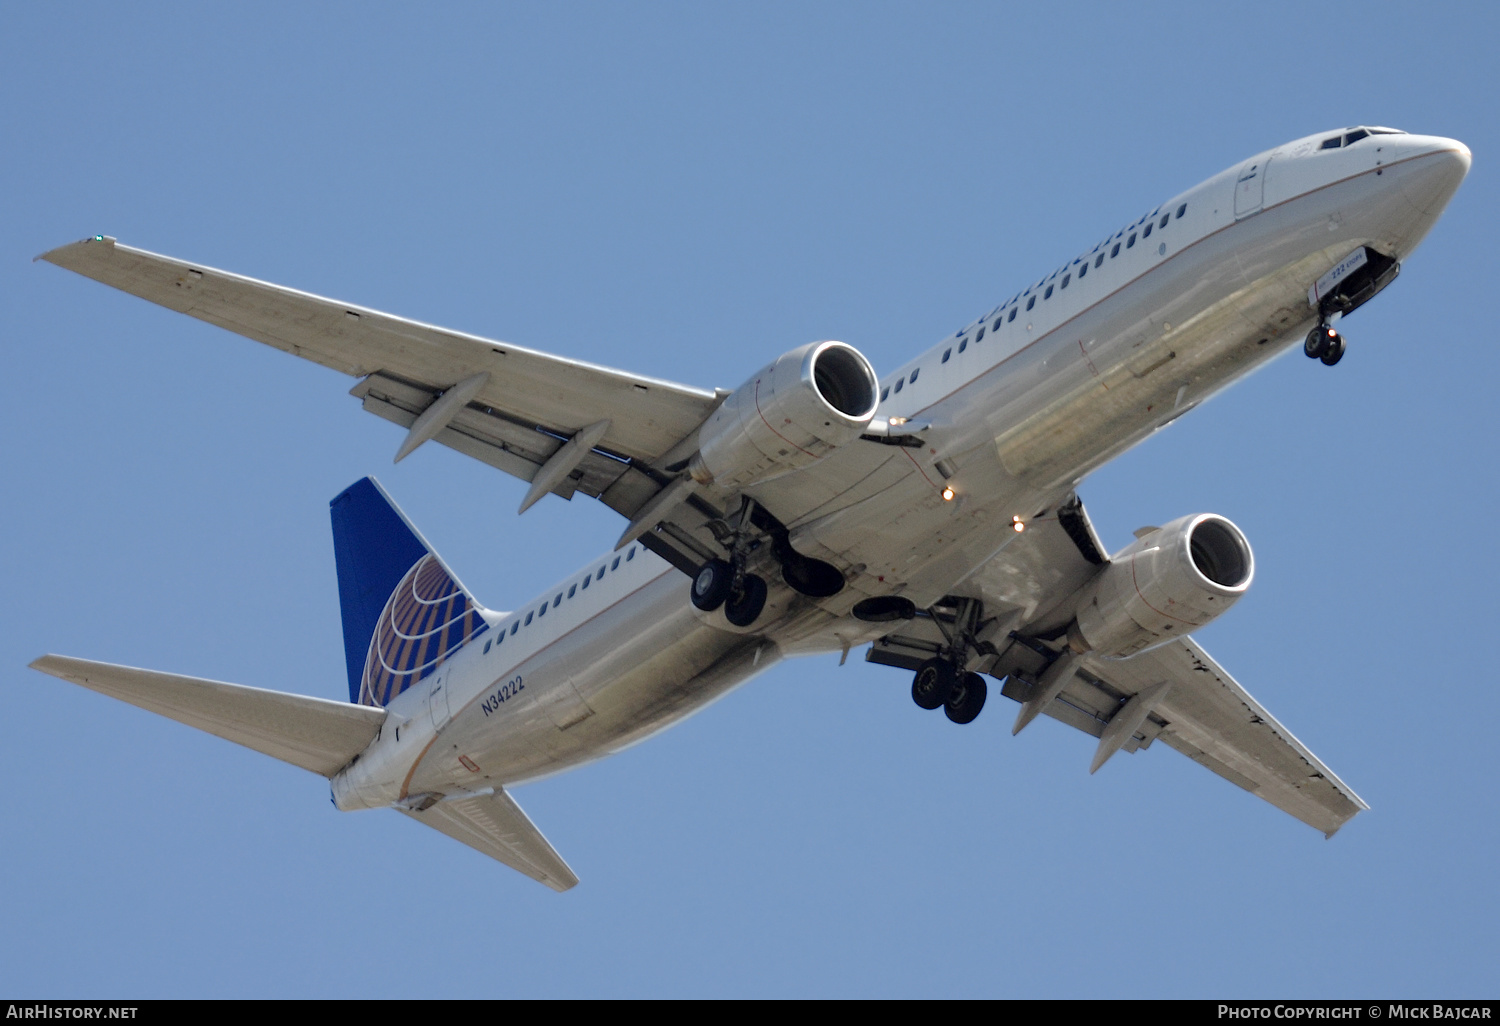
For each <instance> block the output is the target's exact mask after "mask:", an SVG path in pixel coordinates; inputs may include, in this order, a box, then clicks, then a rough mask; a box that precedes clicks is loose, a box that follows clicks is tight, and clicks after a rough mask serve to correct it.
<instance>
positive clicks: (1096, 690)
mask: <svg viewBox="0 0 1500 1026" xmlns="http://www.w3.org/2000/svg"><path fill="white" fill-rule="evenodd" d="M1108 562H1109V561H1108V560H1107V559H1106V558H1105V557H1104V556H1103V554H1102V548H1101V546H1100V544H1099V541H1098V536H1097V534H1096V533H1095V532H1094V529H1093V527H1092V525H1090V524H1089V522H1088V517H1087V515H1086V514H1085V513H1084V511H1083V506H1082V504H1081V503H1079V502H1078V500H1077V499H1076V497H1070V499H1069V501H1068V502H1065V503H1063V504H1062V505H1060V506H1059V507H1058V509H1057V510H1056V511H1055V512H1054V513H1052V514H1049V515H1048V516H1045V517H1039V518H1037V520H1036V521H1034V522H1033V523H1031V524H1029V525H1027V529H1026V532H1025V534H1024V535H1023V536H1022V537H1021V538H1018V539H1017V540H1016V542H1013V543H1012V544H1011V545H1008V546H1006V548H1005V549H1003V550H1002V551H1001V552H1000V553H999V554H998V555H996V556H995V557H994V558H993V559H992V560H990V562H989V563H987V564H986V565H985V566H983V567H981V568H979V569H978V570H977V571H976V572H975V573H974V574H973V575H971V577H970V578H969V579H968V580H967V581H965V582H964V583H963V584H962V585H961V586H960V587H959V588H958V589H956V591H957V592H958V593H957V594H955V595H952V596H948V597H946V598H944V599H943V600H942V601H941V602H940V603H938V604H937V605H935V606H934V607H932V608H931V609H930V610H923V611H920V613H919V615H918V616H917V617H916V618H915V619H913V620H909V621H903V622H901V623H899V624H896V625H894V629H893V630H892V631H891V633H890V634H888V635H886V636H885V637H882V638H880V639H878V640H877V641H876V642H875V643H874V644H873V645H872V646H871V648H870V651H869V653H868V655H867V656H866V658H867V659H868V660H869V661H871V662H876V663H882V664H885V665H890V666H899V667H902V668H904V669H908V670H915V669H917V668H918V667H919V666H921V665H922V664H923V663H924V662H926V661H927V660H929V659H933V658H936V657H940V656H945V654H946V653H949V652H951V651H952V643H953V640H954V639H955V638H956V637H958V636H960V635H961V634H963V633H964V632H965V631H967V632H968V637H969V638H970V640H971V641H972V648H973V649H974V650H975V651H974V654H973V657H972V658H971V661H970V663H969V668H970V669H974V670H978V671H981V672H985V673H989V674H992V675H994V676H996V677H1000V678H1003V679H1004V685H1003V687H1002V688H1001V692H1000V693H1001V694H1003V695H1004V696H1005V697H1007V698H1010V699H1013V700H1015V701H1016V702H1019V703H1021V706H1022V709H1021V713H1020V715H1019V716H1018V717H1017V720H1016V726H1015V730H1017V731H1019V730H1021V729H1022V728H1024V727H1025V726H1026V725H1027V724H1028V723H1030V722H1031V721H1032V719H1034V718H1035V717H1036V716H1038V715H1041V714H1045V715H1047V716H1050V717H1052V718H1053V719H1056V720H1060V721H1061V722H1063V723H1066V724H1068V725H1069V726H1071V727H1074V728H1076V729H1078V730H1081V731H1083V732H1084V733H1086V734H1089V735H1091V736H1093V737H1096V738H1098V739H1099V744H1098V747H1097V748H1096V750H1095V754H1094V760H1093V764H1092V769H1093V770H1098V769H1099V768H1100V767H1101V766H1102V765H1103V764H1104V763H1105V762H1106V761H1108V760H1109V759H1110V758H1111V757H1112V756H1113V755H1115V754H1116V753H1117V752H1121V751H1123V752H1127V753H1129V752H1136V751H1139V750H1141V749H1144V748H1149V747H1150V746H1151V745H1152V744H1153V743H1154V742H1156V741H1157V740H1158V739H1160V740H1161V741H1162V742H1163V743H1164V744H1166V745H1167V746H1169V747H1171V748H1175V749H1177V750H1178V751H1179V752H1182V753H1183V754H1184V755H1186V756H1188V757H1189V758H1191V759H1192V760H1193V761H1194V762H1197V763H1199V764H1200V765H1202V766H1205V767H1207V768H1208V769H1210V770H1212V771H1213V772H1215V773H1217V774H1218V775H1219V776H1221V777H1223V778H1224V779H1226V780H1228V781H1230V782H1232V783H1234V784H1237V785H1238V786H1240V787H1242V788H1244V789H1245V790H1247V791H1249V792H1251V793H1252V794H1254V795H1257V796H1258V797H1260V798H1263V799H1265V800H1266V801H1267V802H1270V803H1271V804H1272V805H1274V806H1276V807H1277V808H1279V809H1282V810H1284V811H1286V812H1288V813H1290V814H1291V815H1292V816H1295V817H1296V818H1297V819H1299V820H1301V821H1302V822H1304V823H1307V824H1308V825H1309V826H1313V827H1316V828H1317V829H1318V830H1321V831H1323V833H1324V834H1325V835H1327V836H1332V835H1333V834H1334V833H1335V832H1336V831H1338V829H1339V828H1340V827H1342V826H1343V825H1344V824H1345V823H1347V822H1348V821H1349V820H1350V819H1351V818H1352V817H1354V816H1355V815H1356V814H1357V813H1359V812H1361V811H1363V810H1365V809H1367V808H1368V806H1367V805H1366V804H1365V803H1364V802H1363V801H1362V800H1361V799H1360V798H1359V796H1358V795H1357V794H1355V793H1354V791H1353V790H1351V789H1350V788H1349V787H1348V786H1347V785H1346V784H1344V782H1343V781H1341V780H1340V779H1339V778H1338V777H1337V776H1336V775H1335V774H1334V773H1333V771H1332V770H1330V769H1329V768H1328V767H1327V766H1326V765H1324V764H1323V762H1322V761H1321V760H1319V759H1318V758H1317V756H1315V755H1313V753H1312V752H1311V751H1309V750H1308V749H1307V747H1306V746H1305V745H1303V744H1302V743H1301V742H1300V741H1298V740H1297V738H1296V737H1294V736H1293V735H1292V733H1291V732H1290V731H1288V730H1287V729H1286V728H1285V727H1283V726H1282V725H1281V724H1280V723H1279V722H1277V720H1276V718H1275V717H1273V716H1272V715H1271V714H1270V713H1269V712H1267V711H1266V709H1265V707H1263V706H1262V705H1261V704H1260V703H1259V702H1257V701H1256V700H1255V699H1254V698H1253V697H1252V696H1251V695H1250V694H1249V692H1247V691H1246V690H1245V689H1244V688H1243V687H1241V686H1240V685H1239V683H1238V682H1236V681H1235V679H1234V678H1233V677H1231V676H1230V675H1229V674H1228V673H1227V672H1226V671H1225V670H1224V668H1223V667H1221V666H1220V665H1219V664H1218V663H1217V662H1215V661H1214V660H1213V659H1212V658H1211V657H1210V656H1209V655H1208V653H1206V652H1204V651H1203V649H1202V647H1200V646H1199V645H1198V644H1197V642H1195V641H1193V640H1192V639H1191V638H1179V639H1177V640H1174V641H1171V642H1169V643H1167V644H1165V645H1161V646H1159V647H1156V648H1151V649H1147V650H1145V651H1143V652H1139V653H1137V654H1136V655H1133V656H1131V657H1129V658H1126V659H1107V658H1101V657H1098V656H1094V655H1089V656H1078V655H1075V654H1073V653H1072V652H1070V651H1069V650H1068V648H1067V640H1066V637H1065V632H1066V630H1067V628H1068V625H1069V623H1070V622H1071V620H1072V618H1073V607H1072V604H1071V603H1070V600H1073V597H1074V596H1075V595H1077V594H1078V592H1079V590H1080V589H1081V588H1082V587H1083V586H1084V585H1085V584H1087V583H1088V582H1089V581H1090V579H1091V578H1092V577H1093V576H1094V575H1095V574H1097V573H1099V572H1100V571H1101V569H1102V568H1103V567H1104V566H1105V565H1107V564H1108Z"/></svg>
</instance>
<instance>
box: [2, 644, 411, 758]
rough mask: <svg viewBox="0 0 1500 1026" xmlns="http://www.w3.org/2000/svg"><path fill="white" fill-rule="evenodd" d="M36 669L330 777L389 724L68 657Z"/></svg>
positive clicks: (285, 698) (321, 703) (316, 701)
mask: <svg viewBox="0 0 1500 1026" xmlns="http://www.w3.org/2000/svg"><path fill="white" fill-rule="evenodd" d="M31 668H32V669H34V670H41V671H42V672H43V673H50V674H51V675H52V676H54V677H61V678H62V679H63V680H67V681H72V682H73V683H74V684H81V685H83V686H84V687H86V688H89V689H91V690H94V691H98V692H100V693H102V694H106V695H110V696H112V697H114V698H118V699H120V701H122V702H129V703H130V704H131V705H137V706H140V707H141V708H142V709H149V710H150V711H151V712H154V713H159V714H160V715H162V716H165V717H167V718H168V719H173V720H176V721H177V722H179V723H186V724H187V725H188V726H190V727H197V728H198V729H199V730H206V731H208V732H209V733H210V734H214V735H216V736H218V737H222V738H224V739H225V740H227V741H233V742H234V743H235V744H240V745H244V746H245V747H246V748H253V749H255V750H256V751H257V752H262V753H264V754H266V755H269V756H272V757H274V758H277V759H280V760H281V761H283V762H289V763H291V764H292V765H293V766H300V767H302V768H303V769H305V770H311V771H312V772H314V773H320V774H322V775H323V776H325V777H328V776H332V775H333V774H335V773H337V772H338V771H339V770H340V769H342V768H343V767H344V766H345V765H346V764H347V763H348V762H349V760H350V759H352V758H354V756H356V755H357V754H359V753H360V752H362V751H364V750H365V748H366V747H367V746H368V745H369V743H370V742H371V741H372V740H373V739H374V737H375V732H376V731H377V730H378V729H379V728H380V724H381V723H382V722H384V720H385V710H384V709H376V708H373V707H371V706H367V705H348V704H346V703H344V702H332V701H329V700H328V699H326V698H312V697H309V696H307V695H292V694H287V693H286V692H282V691H267V690H264V689H262V688H248V687H245V686H244V685H242V684H224V683H222V682H220V681H216V680H202V679H200V678H197V677H180V676H178V675H177V674H175V673H158V672H156V671H155V670H138V669H135V668H134V667H130V666H115V665H113V664H112V663H96V662H92V661H90V660H88V659H72V658H70V657H68V656H58V655H45V656H42V657H41V658H40V659H37V660H35V661H34V662H32V664H31Z"/></svg>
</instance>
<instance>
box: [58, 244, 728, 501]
mask: <svg viewBox="0 0 1500 1026" xmlns="http://www.w3.org/2000/svg"><path fill="white" fill-rule="evenodd" d="M40 259H42V260H46V261H48V262H50V263H53V264H56V265H57V266H59V267H65V268H67V269H68V270H70V271H75V272H77V273H78V274H81V275H84V276H85V277H89V278H93V279H95V280H96V281H100V282H103V283H104V284H106V285H111V286H114V287H115V288H117V289H120V290H122V291H125V292H129V293H130V294H132V295H135V296H140V297H141V298H142V299H147V300H150V301H151V302H153V303H158V304H160V305H162V306H165V307H167V308H169V309H172V310H176V311H178V312H180V313H185V314H188V315H189V316H192V317H196V318H198V319H199V320H203V321H207V322H209V323H210V324H215V325H218V326H219V327H221V328H225V329H227V330H229V331H232V332H235V333H236V334H239V335H244V336H246V337H247V338H252V339H254V340H256V341H257V342H263V343H265V344H266V345H269V346H274V347H275V348H277V349H280V350H282V351H283V352H288V353H291V354H292V355H294V356H300V357H302V358H303V359H306V360H312V361H313V362H315V363H319V364H322V365H323V366H325V367H330V368H332V369H334V370H337V371H340V372H342V373H344V374H349V375H352V376H354V377H358V378H365V379H367V380H366V382H365V383H364V385H363V386H361V388H360V389H356V392H355V394H356V395H358V396H359V397H360V398H361V399H364V400H365V402H366V408H367V409H372V411H373V412H376V413H379V414H380V415H381V416H384V417H386V419H388V420H394V421H396V422H398V423H401V422H402V420H403V416H402V414H403V413H411V412H412V411H413V410H416V411H417V412H420V411H421V410H422V409H425V408H426V407H427V406H429V405H431V403H432V402H433V400H434V399H435V398H436V397H437V396H438V395H440V394H441V393H444V392H446V391H448V390H450V389H452V388H453V387H454V386H456V385H458V384H459V383H461V382H466V381H471V380H474V379H476V378H478V377H479V376H481V375H484V376H486V377H485V378H484V380H483V383H482V385H479V386H478V387H477V389H476V390H475V391H474V393H473V394H472V395H471V396H469V398H468V402H467V404H466V406H465V414H464V415H463V417H462V421H461V422H460V423H457V424H455V426H454V429H453V430H454V431H455V432H456V436H465V437H468V438H470V439H471V442H470V443H465V442H463V441H462V440H461V439H460V438H459V437H440V438H439V439H438V440H439V441H442V442H444V443H446V444H454V442H455V441H457V442H458V444H457V445H455V448H459V449H460V451H464V452H467V453H468V454H469V455H476V456H478V457H479V458H481V459H484V460H485V462H488V463H490V464H491V465H493V466H498V467H500V468H501V469H503V470H506V471H507V472H509V473H513V474H516V475H517V476H519V477H522V478H523V479H525V480H528V481H529V480H531V479H532V477H533V476H534V475H535V473H536V468H537V467H538V466H540V464H541V463H544V462H545V461H546V459H547V457H549V456H550V455H551V454H552V453H554V452H555V451H556V450H557V449H558V448H559V447H560V446H561V445H562V443H563V442H564V441H565V440H567V439H569V438H572V437H573V436H574V435H575V434H577V433H578V432H579V431H580V430H582V429H584V428H586V427H588V426H589V425H592V424H597V423H601V422H603V421H608V422H609V428H608V430H607V431H606V432H605V433H604V434H603V435H602V436H601V437H600V438H599V439H598V440H597V442H595V445H596V447H597V448H598V450H600V451H601V452H606V453H612V454H614V456H615V457H617V461H618V462H622V463H623V462H624V461H628V460H631V459H635V460H643V461H649V460H652V459H655V458H657V457H659V456H661V455H662V454H663V453H665V452H666V451H667V450H668V449H670V448H671V447H672V446H673V445H674V444H676V443H677V442H678V441H680V440H681V439H682V438H683V437H685V436H686V435H687V434H688V433H689V432H690V431H692V430H693V429H694V428H696V427H697V426H698V425H699V424H701V423H702V422H703V420H704V418H705V417H707V416H708V414H709V413H710V412H711V411H712V410H713V408H714V407H715V406H716V405H717V404H718V402H719V399H720V397H719V396H718V395H717V394H716V393H714V392H712V391H705V390H702V389H694V388H689V387H686V386H683V385H677V384H673V383H671V382H667V381H658V380H656V379H653V378H646V377H642V376H640V375H635V374H629V373H626V372H624V371H618V370H611V369H609V368H606V367H598V366H595V365H593V364H588V363H584V362H582V361H578V360H569V359H565V358H563V357H558V356H550V355H548V354H546V353H540V352H536V351H534V350H530V349H524V348H522V347H520V346H514V345H510V344H508V343H504V342H496V341H493V340H490V339H486V338H480V337H478V336H475V335H468V334H464V333H462V332H456V331H449V330H447V329H444V328H438V327H434V326H432V325H430V324H422V323H420V322H417V321H412V320H407V319H405V318H401V317H395V316H392V315H390V314H385V313H381V312H379V311H377V310H371V309H368V308H366V307H362V306H356V305H354V304H350V303H342V302H339V301H337V300H333V299H326V298H323V297H320V296H314V295H310V294H308V293H306V292H299V291H297V290H295V289H289V288H284V287H282V286H279V285H272V284H269V283H267V282H263V281H257V280H255V279H253V278H247V277H244V276H242V275H238V274H231V273H229V272H227V271H220V270H215V269H214V268H211V267H205V266H203V265H201V264H191V263H187V262H185V261H182V260H177V259H175V258H172V257H166V256H161V255H158V254H156V253H149V252H147V251H145V250H141V249H135V248H133V247H130V246H123V245H120V244H118V243H117V242H116V241H115V240H114V239H112V238H109V237H107V236H96V237H94V238H92V239H86V240H84V241H82V242H75V243H72V244H70V245H67V246H62V247H59V248H58V249H54V250H52V251H51V252H48V253H44V254H42V256H41V257H40ZM382 403H383V404H385V405H384V406H382V405H380V404H382ZM409 420H415V416H414V415H413V416H411V417H410V418H409ZM408 422H409V421H408ZM476 425H483V426H484V427H485V428H487V430H481V429H480V428H479V427H477V426H476ZM481 445H489V446H490V447H491V448H493V449H494V450H495V452H493V453H488V454H487V455H482V454H481V453H483V452H485V450H482V449H479V448H477V447H478V446H481ZM603 458H604V457H601V459H603ZM612 470H613V468H605V467H601V466H600V465H599V462H598V461H594V462H593V463H591V464H590V465H589V466H587V467H585V468H583V470H582V475H581V478H580V481H581V483H582V484H583V486H584V487H585V489H586V490H589V491H590V493H591V494H597V493H598V492H599V491H602V490H604V487H605V481H606V480H607V479H608V476H609V473H610V472H611V471H612ZM567 487H568V486H566V485H564V489H565V490H566V488H567Z"/></svg>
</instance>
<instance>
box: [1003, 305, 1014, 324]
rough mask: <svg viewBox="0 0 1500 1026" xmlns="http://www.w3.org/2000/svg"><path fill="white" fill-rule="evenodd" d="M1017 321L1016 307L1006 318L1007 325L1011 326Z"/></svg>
mask: <svg viewBox="0 0 1500 1026" xmlns="http://www.w3.org/2000/svg"><path fill="white" fill-rule="evenodd" d="M1015 319H1016V308H1015V307H1011V308H1010V314H1009V316H1007V317H1006V318H1005V323H1007V324H1009V323H1010V322H1011V321H1013V320H1015Z"/></svg>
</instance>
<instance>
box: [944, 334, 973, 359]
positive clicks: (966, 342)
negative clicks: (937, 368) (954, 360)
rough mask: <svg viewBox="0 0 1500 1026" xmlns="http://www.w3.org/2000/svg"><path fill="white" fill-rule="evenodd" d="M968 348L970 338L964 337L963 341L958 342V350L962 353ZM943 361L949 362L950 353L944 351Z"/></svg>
mask: <svg viewBox="0 0 1500 1026" xmlns="http://www.w3.org/2000/svg"><path fill="white" fill-rule="evenodd" d="M967 348H969V340H968V339H964V340H963V341H962V342H960V343H959V344H958V351H959V352H960V353H961V352H963V351H964V350H965V349H967ZM943 362H944V363H947V362H948V354H947V353H944V354H943Z"/></svg>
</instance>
